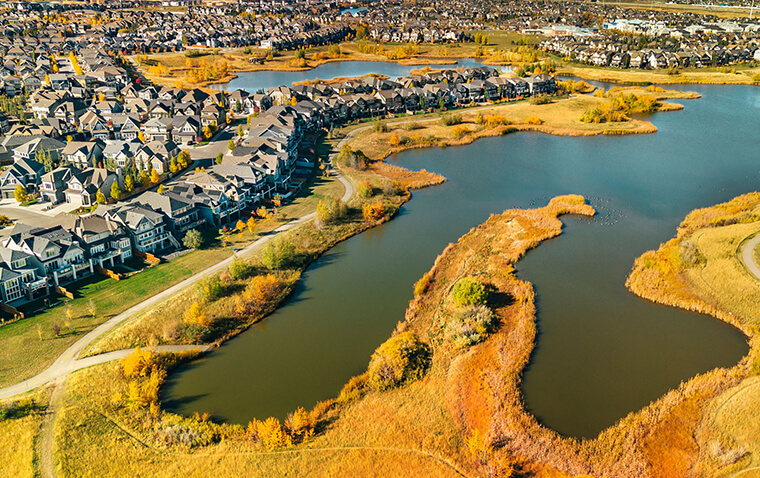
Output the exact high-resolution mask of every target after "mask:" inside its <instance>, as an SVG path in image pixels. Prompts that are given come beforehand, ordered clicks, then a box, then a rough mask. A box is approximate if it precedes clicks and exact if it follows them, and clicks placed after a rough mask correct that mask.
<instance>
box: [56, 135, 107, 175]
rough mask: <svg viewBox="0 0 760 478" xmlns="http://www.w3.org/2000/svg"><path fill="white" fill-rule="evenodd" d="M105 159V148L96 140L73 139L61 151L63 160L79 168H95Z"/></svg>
mask: <svg viewBox="0 0 760 478" xmlns="http://www.w3.org/2000/svg"><path fill="white" fill-rule="evenodd" d="M102 159H103V149H102V147H101V145H100V144H99V143H97V142H95V141H71V142H69V144H67V145H66V147H64V148H63V150H62V151H61V160H62V161H64V162H67V163H69V164H71V165H72V166H74V167H76V168H79V169H87V168H90V167H92V168H95V167H98V163H99V162H101V160H102Z"/></svg>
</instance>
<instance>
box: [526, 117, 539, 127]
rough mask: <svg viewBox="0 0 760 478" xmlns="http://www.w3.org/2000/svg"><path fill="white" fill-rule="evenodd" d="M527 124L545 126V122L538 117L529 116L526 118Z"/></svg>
mask: <svg viewBox="0 0 760 478" xmlns="http://www.w3.org/2000/svg"><path fill="white" fill-rule="evenodd" d="M525 124H532V125H536V126H538V125H542V124H544V120H542V119H541V118H539V117H538V116H528V117H527V118H525Z"/></svg>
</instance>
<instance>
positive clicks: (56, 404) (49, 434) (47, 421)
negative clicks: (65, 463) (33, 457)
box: [37, 379, 65, 478]
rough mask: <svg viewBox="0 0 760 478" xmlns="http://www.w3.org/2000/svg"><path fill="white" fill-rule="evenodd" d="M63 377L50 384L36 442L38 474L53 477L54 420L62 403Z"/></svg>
mask: <svg viewBox="0 0 760 478" xmlns="http://www.w3.org/2000/svg"><path fill="white" fill-rule="evenodd" d="M64 387H65V381H64V379H58V380H56V381H55V382H53V384H52V389H53V391H52V394H51V395H50V403H48V407H47V411H46V412H45V418H44V419H43V420H42V425H41V426H40V436H39V440H38V442H37V458H38V462H37V463H38V466H39V472H40V476H41V477H42V478H55V459H54V457H53V442H54V439H55V422H56V419H57V418H58V412H59V410H60V409H61V404H62V403H63V391H64Z"/></svg>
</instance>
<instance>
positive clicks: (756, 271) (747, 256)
mask: <svg viewBox="0 0 760 478" xmlns="http://www.w3.org/2000/svg"><path fill="white" fill-rule="evenodd" d="M758 244H760V234H758V235H757V236H755V237H753V238H752V239H750V240H749V241H747V242H746V244H744V247H742V262H744V266H745V267H746V268H747V269H749V271H750V272H751V273H752V275H754V276H755V277H757V278H758V279H760V267H758V266H757V263H756V262H755V247H757V245H758Z"/></svg>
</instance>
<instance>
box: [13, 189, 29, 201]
mask: <svg viewBox="0 0 760 478" xmlns="http://www.w3.org/2000/svg"><path fill="white" fill-rule="evenodd" d="M13 197H14V198H15V199H16V202H18V203H20V204H24V203H25V202H27V201H29V195H28V194H27V193H26V188H25V187H24V185H23V184H19V185H17V186H16V189H14V190H13Z"/></svg>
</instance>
